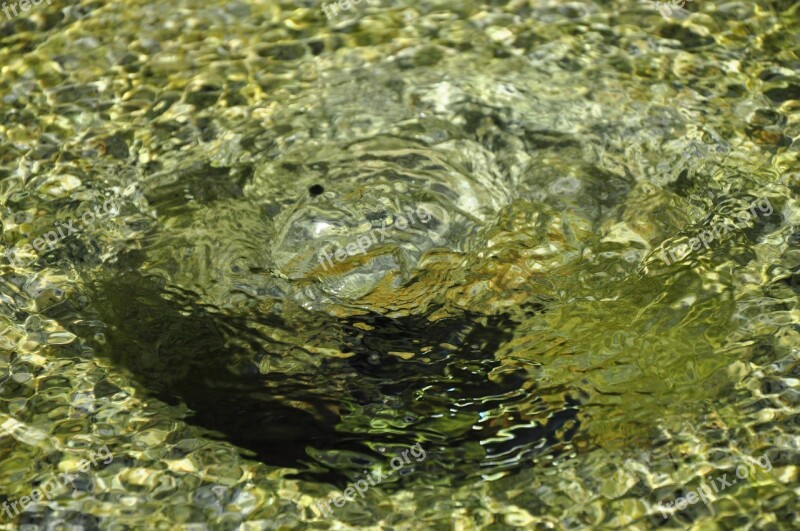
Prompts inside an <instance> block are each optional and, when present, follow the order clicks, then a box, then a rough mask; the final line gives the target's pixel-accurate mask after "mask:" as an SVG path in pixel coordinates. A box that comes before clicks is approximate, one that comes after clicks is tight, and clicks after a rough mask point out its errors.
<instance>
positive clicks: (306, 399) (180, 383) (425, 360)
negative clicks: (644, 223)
mask: <svg viewBox="0 0 800 531" xmlns="http://www.w3.org/2000/svg"><path fill="white" fill-rule="evenodd" d="M90 297H91V303H90V311H94V312H97V318H98V320H99V321H100V322H102V323H104V325H105V327H106V330H105V336H106V341H105V344H104V345H99V344H96V345H95V346H96V348H97V349H98V352H103V353H105V355H107V356H108V357H110V358H111V360H112V361H113V362H114V363H115V364H117V365H120V366H124V367H126V368H127V369H128V370H130V371H131V372H132V373H133V375H134V376H135V378H136V379H137V381H138V382H139V384H140V385H141V387H142V388H143V389H144V390H145V392H147V393H149V394H150V395H151V396H154V397H157V398H158V399H161V400H163V401H165V402H167V403H170V404H178V403H183V404H185V405H186V406H188V407H189V409H191V410H192V411H193V415H192V416H191V417H190V418H189V419H187V420H188V421H189V422H191V423H192V424H195V425H197V426H201V427H203V428H206V429H208V430H212V431H213V432H214V433H215V434H216V436H217V437H220V438H224V439H225V440H228V441H229V442H231V443H233V444H235V445H237V446H239V447H241V448H243V449H246V450H249V451H251V452H253V453H255V455H256V457H257V458H258V459H259V460H260V461H262V462H264V463H265V464H268V465H274V466H280V467H293V468H298V469H299V470H300V471H301V472H300V474H299V475H300V477H304V478H307V479H314V480H323V481H328V482H332V483H337V484H344V483H345V482H347V481H350V480H351V479H352V475H353V474H354V473H357V472H360V471H361V470H363V468H365V466H366V465H367V464H368V463H369V462H370V460H373V461H374V460H378V461H380V462H382V463H385V462H386V461H385V460H386V459H388V455H390V454H389V453H387V454H386V455H381V454H380V447H381V446H383V447H386V448H391V449H396V448H408V447H410V446H412V445H414V444H415V443H418V442H419V443H421V445H422V446H423V448H425V450H426V452H427V459H426V460H425V462H424V463H420V464H419V467H421V468H424V469H425V471H426V477H428V476H427V474H435V475H436V476H439V477H441V476H443V475H444V476H447V482H449V483H452V482H454V481H459V480H461V479H466V478H468V477H470V476H473V475H475V474H479V473H481V472H484V473H485V472H487V471H489V470H490V469H506V470H516V469H519V468H521V467H525V466H528V465H529V464H530V461H531V459H530V457H532V456H535V455H539V454H541V453H544V452H546V451H558V450H559V448H561V447H563V446H564V444H565V443H566V441H568V440H569V438H570V437H571V436H572V434H574V433H575V430H576V429H577V405H576V404H575V403H574V402H573V401H571V400H570V399H566V401H565V403H564V404H563V409H561V410H560V411H559V412H557V414H556V415H552V414H551V415H547V416H545V417H542V418H543V419H546V420H544V422H539V423H536V424H535V425H531V423H530V422H527V423H524V422H523V423H519V424H520V426H515V422H514V419H513V418H511V417H513V415H511V416H509V415H507V414H504V415H490V414H489V413H491V412H492V411H496V410H497V408H498V406H499V405H500V404H501V403H502V404H503V405H504V406H506V405H507V401H511V402H513V400H526V401H528V402H530V401H531V397H530V393H528V392H527V391H524V390H523V389H522V387H523V384H524V383H525V381H526V379H525V375H524V374H522V373H519V372H507V373H505V374H504V375H502V377H500V376H498V377H492V379H489V378H488V377H487V375H488V374H489V373H490V371H492V369H494V368H496V367H497V366H498V365H499V362H498V361H497V360H496V359H495V356H494V353H495V351H496V350H497V349H498V347H499V346H500V345H501V344H502V343H503V342H505V341H507V340H508V339H510V337H511V330H512V329H513V323H512V322H510V321H509V320H508V319H507V318H506V317H492V318H487V317H481V316H475V315H465V316H463V318H459V319H453V318H449V319H441V320H439V321H436V322H434V323H431V322H430V321H429V320H428V319H427V317H426V316H413V317H407V318H403V319H392V318H388V317H384V316H380V315H374V314H372V315H367V316H362V317H358V318H351V319H343V320H334V319H332V318H330V317H327V316H315V317H311V316H309V320H311V321H312V322H311V323H302V324H301V325H299V326H303V328H304V329H305V331H306V333H308V331H316V330H318V329H319V330H324V332H323V334H324V335H325V337H326V340H327V341H328V343H330V342H334V343H333V346H338V347H339V348H340V350H341V351H342V352H345V353H349V354H351V356H350V357H349V358H326V359H324V360H322V362H321V364H320V363H317V364H309V367H308V369H307V371H308V372H302V371H298V372H293V373H292V374H287V373H281V372H274V371H272V372H268V374H260V373H259V370H258V366H259V363H260V360H261V359H262V358H263V357H264V356H266V355H267V354H268V353H269V352H273V353H275V352H287V351H288V350H287V349H291V348H296V347H291V346H287V345H285V344H281V343H280V342H277V341H275V340H273V339H269V338H267V337H265V336H264V334H263V333H258V332H256V331H255V330H254V329H253V327H254V325H255V326H259V327H261V328H262V330H263V327H268V328H272V329H283V330H284V331H285V332H288V333H298V334H299V333H300V331H297V330H293V329H294V328H295V327H294V326H289V325H288V324H287V323H284V322H281V321H280V320H279V319H277V318H274V317H271V316H249V317H232V316H226V315H221V314H219V313H215V309H213V308H207V307H202V306H200V305H198V304H196V303H194V302H192V300H191V298H190V297H187V296H185V295H183V294H178V293H175V292H171V291H170V292H168V291H166V290H164V289H163V288H161V287H160V286H159V285H157V284H156V283H154V282H153V281H152V280H150V279H147V278H143V277H141V276H140V275H138V274H128V275H127V276H124V277H122V278H120V277H117V278H115V279H114V280H113V281H109V282H103V283H102V284H96V285H94V286H93V288H92V290H91V293H90ZM313 319H320V321H319V322H313ZM336 342H338V345H337V344H336ZM390 353H395V354H390ZM404 357H405V358H410V359H403V358H404ZM523 391H524V392H523ZM515 393H516V394H515ZM526 393H527V397H525V394H526ZM507 397H513V399H508V398H507ZM520 397H522V398H520ZM375 411H378V412H379V414H381V415H384V416H385V415H387V414H390V418H388V419H386V420H387V423H385V424H386V425H385V426H384V427H383V428H381V427H378V428H376V422H375V421H376V419H375V418H374V417H373V415H374V414H375V413H374V412H375ZM392 412H394V413H392ZM453 412H456V413H458V414H460V415H461V416H462V418H463V416H464V415H466V416H469V415H472V416H473V417H474V418H475V425H474V426H473V427H471V428H470V427H469V426H467V429H464V428H463V426H461V427H456V428H453V427H450V426H449V425H448V424H446V423H444V424H441V423H440V424H436V423H432V422H431V419H434V418H442V417H447V416H449V415H452V414H454V413H453ZM500 417H502V419H501V418H500ZM382 418H384V417H382ZM517 420H519V419H517ZM540 420H541V419H540ZM566 423H571V424H572V425H573V426H572V427H571V428H570V429H569V430H568V434H567V436H565V435H564V433H563V431H564V425H565V424H566ZM441 426H444V427H441ZM499 430H503V431H504V436H503V437H497V434H498V432H499ZM559 430H560V431H559ZM509 433H513V436H508V434H509ZM212 436H214V435H213V434H212ZM312 455H313V456H315V458H312V457H311V456H312ZM358 455H361V456H363V458H359V457H357V456H358ZM392 455H393V454H392ZM343 456H344V457H343Z"/></svg>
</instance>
